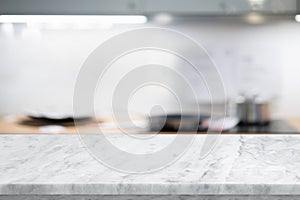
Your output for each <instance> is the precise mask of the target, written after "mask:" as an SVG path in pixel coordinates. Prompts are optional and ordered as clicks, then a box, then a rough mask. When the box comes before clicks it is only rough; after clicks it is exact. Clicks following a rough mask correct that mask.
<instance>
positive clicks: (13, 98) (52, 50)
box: [0, 19, 300, 117]
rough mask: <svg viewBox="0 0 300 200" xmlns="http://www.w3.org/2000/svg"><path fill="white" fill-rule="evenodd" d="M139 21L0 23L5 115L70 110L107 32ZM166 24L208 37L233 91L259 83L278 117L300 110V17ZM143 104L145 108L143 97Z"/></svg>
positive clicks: (1, 109)
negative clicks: (69, 25)
mask: <svg viewBox="0 0 300 200" xmlns="http://www.w3.org/2000/svg"><path fill="white" fill-rule="evenodd" d="M146 26H148V25H146ZM135 27H136V26H115V27H113V28H111V29H95V30H71V29H70V30H46V29H43V30H40V31H36V30H32V29H28V28H25V27H19V26H15V27H14V30H13V32H12V30H11V28H10V27H6V26H3V25H0V29H1V31H0V70H1V71H0V99H1V100H0V114H1V115H3V114H11V113H22V112H24V110H28V109H37V108H38V109H42V110H43V109H46V110H53V111H57V112H67V113H70V112H72V94H73V87H74V83H75V80H76V76H77V74H78V72H79V70H80V67H81V65H82V64H83V62H84V61H85V59H86V58H87V56H88V55H89V54H90V53H91V52H92V51H93V50H94V49H95V48H96V47H97V46H98V45H100V44H101V43H102V42H103V41H104V40H105V39H107V38H109V37H111V36H112V35H115V34H117V33H119V32H122V31H124V30H130V29H132V28H135ZM164 27H168V28H172V29H175V30H177V31H180V32H182V33H184V34H186V35H188V36H190V37H192V38H194V39H195V40H196V41H198V42H199V43H201V44H203V46H204V47H205V48H206V49H207V50H208V52H209V54H210V55H211V58H212V59H213V60H214V62H215V63H216V65H217V67H218V69H219V70H220V72H221V75H222V78H223V80H224V83H225V88H226V92H227V94H228V96H229V97H230V98H234V97H235V96H236V95H237V94H238V93H239V92H241V91H252V90H255V91H256V92H258V93H259V94H262V95H264V96H266V97H267V98H272V100H273V101H274V105H275V106H274V115H275V116H276V117H300V106H299V105H298V102H299V100H300V94H298V92H299V91H300V79H299V78H298V74H299V72H300V67H299V63H300V59H299V56H298V54H299V52H300V37H299V35H300V24H297V23H296V22H293V21H291V20H281V21H275V22H269V23H267V24H263V25H249V24H246V23H243V22H240V21H233V20H224V19H223V20H218V19H214V20H212V19H211V20H208V19H207V20H192V21H175V23H173V24H172V25H169V26H164ZM178 90H179V91H180V90H182V88H180V85H178ZM203 99H204V100H205V99H206V97H203ZM145 100H147V98H145ZM139 106H140V108H141V109H143V104H141V105H139ZM102 109H105V108H102Z"/></svg>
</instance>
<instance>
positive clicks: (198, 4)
mask: <svg viewBox="0 0 300 200" xmlns="http://www.w3.org/2000/svg"><path fill="white" fill-rule="evenodd" d="M297 5H299V3H297V0H285V1H282V0H210V1H207V0H185V1H181V0H85V1H81V0H51V1H48V0H1V1H0V14H61V15H71V14H143V15H152V14H156V13H172V14H174V15H227V14H231V15H238V14H244V13H249V12H252V11H257V12H262V13H267V14H295V13H296V12H297Z"/></svg>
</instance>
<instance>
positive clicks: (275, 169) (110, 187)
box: [0, 134, 300, 195]
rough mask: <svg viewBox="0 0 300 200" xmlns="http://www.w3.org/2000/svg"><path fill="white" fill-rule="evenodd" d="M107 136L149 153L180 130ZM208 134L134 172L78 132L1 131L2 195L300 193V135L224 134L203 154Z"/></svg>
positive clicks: (130, 148) (0, 167)
mask: <svg viewBox="0 0 300 200" xmlns="http://www.w3.org/2000/svg"><path fill="white" fill-rule="evenodd" d="M107 137H109V139H110V140H111V141H112V142H113V143H115V144H118V145H121V146H120V148H127V150H128V151H133V150H139V149H140V150H142V152H140V153H143V152H144V153H145V152H146V153H147V152H149V151H150V150H152V151H153V150H155V149H156V148H158V147H159V148H163V147H164V145H166V144H168V142H170V141H172V139H174V137H176V135H157V136H155V137H154V139H152V140H151V141H150V142H148V143H147V144H146V145H145V144H143V145H140V144H138V143H130V142H128V140H129V139H128V137H124V136H122V135H109V136H107ZM182 137H189V135H185V136H182ZM190 137H192V136H190ZM205 138H206V135H197V136H196V138H195V140H194V142H193V144H192V145H191V146H190V147H189V148H188V149H187V151H185V153H184V154H183V155H182V156H181V157H180V158H179V159H178V160H177V161H176V162H175V163H173V164H171V165H169V166H166V167H164V168H162V169H160V170H157V171H154V172H148V173H141V174H132V173H126V172H122V171H118V170H115V169H112V168H109V167H106V166H105V165H103V164H101V162H99V161H97V159H95V158H94V157H93V156H91V154H90V153H89V152H88V151H87V149H86V147H85V145H84V144H83V143H82V140H81V139H80V137H79V136H78V135H50V134H49V135H0V195H17V194H19V195H55V194H71V195H74V194H76V195H120V194H122V195H170V194H171V195H300V184H299V183H300V135H278V134H277V135H237V134H236V135H234V134H232V135H221V136H220V137H219V139H218V141H217V144H216V145H215V147H214V149H213V150H212V151H211V152H210V153H209V154H208V155H207V156H206V157H205V158H202V157H200V150H201V148H200V146H201V145H202V144H203V141H204V140H205ZM96 143H97V142H96ZM122 145H123V146H122ZM125 163H126V162H125ZM123 164H124V162H121V163H120V167H121V165H123Z"/></svg>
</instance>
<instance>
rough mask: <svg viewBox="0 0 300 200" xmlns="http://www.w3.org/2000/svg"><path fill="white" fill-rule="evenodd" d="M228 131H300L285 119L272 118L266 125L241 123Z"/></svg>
mask: <svg viewBox="0 0 300 200" xmlns="http://www.w3.org/2000/svg"><path fill="white" fill-rule="evenodd" d="M225 132H227V133H238V132H239V133H250V132H257V133H278V134H280V133H294V134H296V133H300V132H299V131H298V130H297V129H295V128H294V127H292V126H291V125H289V124H288V123H287V122H286V121H284V120H272V121H271V122H270V123H269V124H266V125H242V124H239V125H238V126H236V127H234V128H232V129H230V130H228V131H225Z"/></svg>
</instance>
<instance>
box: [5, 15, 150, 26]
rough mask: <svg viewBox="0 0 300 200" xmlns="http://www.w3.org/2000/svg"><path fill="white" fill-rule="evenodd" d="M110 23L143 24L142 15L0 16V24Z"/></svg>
mask: <svg viewBox="0 0 300 200" xmlns="http://www.w3.org/2000/svg"><path fill="white" fill-rule="evenodd" d="M54 22H59V23H112V24H144V23H146V22H147V17H146V16H143V15H0V23H54Z"/></svg>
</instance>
